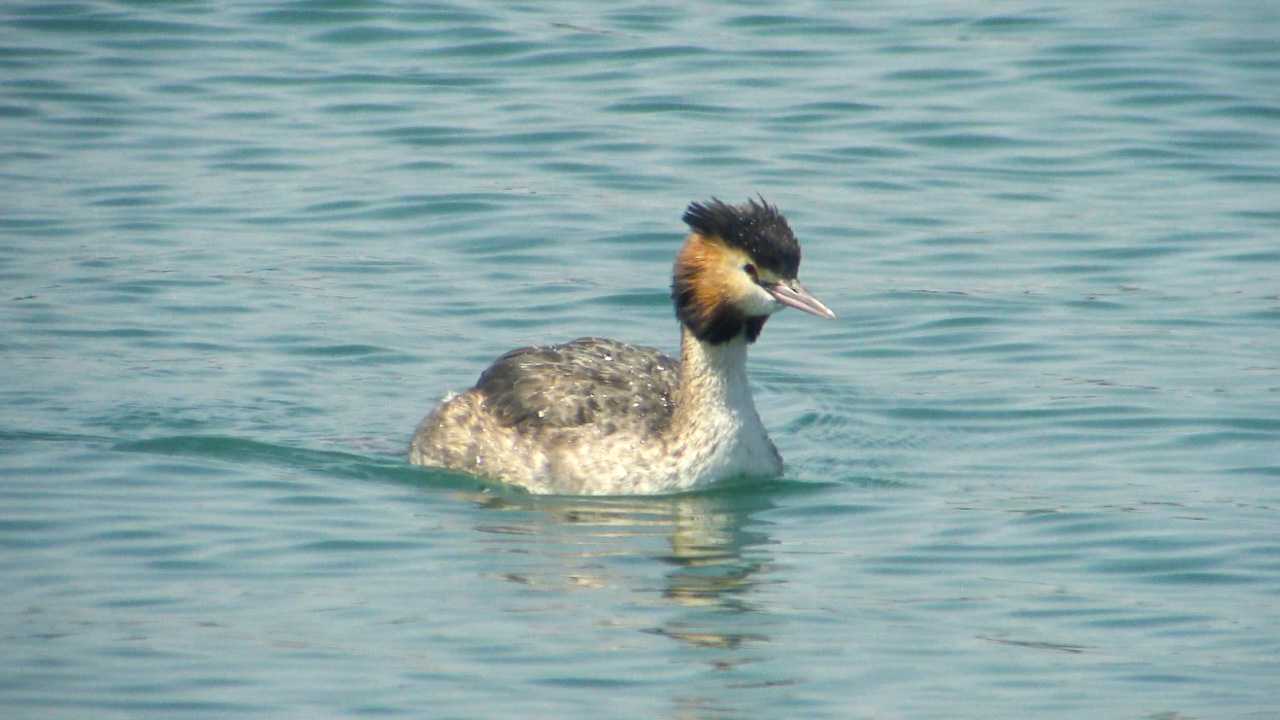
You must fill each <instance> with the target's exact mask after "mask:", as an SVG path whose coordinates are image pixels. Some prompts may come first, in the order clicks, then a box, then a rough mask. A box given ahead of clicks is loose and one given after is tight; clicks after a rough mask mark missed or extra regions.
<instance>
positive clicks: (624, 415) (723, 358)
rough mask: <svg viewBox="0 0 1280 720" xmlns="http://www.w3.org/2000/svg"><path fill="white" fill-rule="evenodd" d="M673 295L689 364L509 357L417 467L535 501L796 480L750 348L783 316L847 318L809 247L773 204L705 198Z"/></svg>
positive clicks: (425, 439) (689, 213)
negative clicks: (818, 283)
mask: <svg viewBox="0 0 1280 720" xmlns="http://www.w3.org/2000/svg"><path fill="white" fill-rule="evenodd" d="M682 219H683V221H684V222H685V223H686V224H687V225H688V227H689V233H688V235H687V237H686V239H685V241H684V244H683V246H682V247H681V248H680V250H679V252H678V253H677V255H676V260H675V265H674V268H673V272H672V280H671V300H672V303H673V305H674V307H675V315H676V318H677V320H678V321H679V324H680V357H679V359H676V358H672V357H670V356H668V355H665V354H663V353H662V352H660V351H658V350H656V349H654V348H651V347H644V346H638V345H631V344H628V343H625V342H621V341H618V340H611V339H606V338H598V337H584V338H579V339H577V340H573V341H570V342H566V343H562V344H558V345H543V346H533V347H523V348H519V349H516V350H512V351H510V352H508V353H506V354H505V355H502V356H501V357H499V358H498V359H497V360H495V361H494V362H493V364H492V365H490V366H489V367H488V368H487V369H486V370H484V372H482V373H481V375H480V378H479V380H478V381H477V382H476V384H475V386H474V387H472V388H470V389H468V390H466V391H464V392H462V393H459V394H450V395H448V396H446V397H445V399H444V400H443V401H442V402H441V403H440V404H439V406H437V407H436V408H435V409H434V410H433V411H432V412H431V413H430V414H428V415H427V416H426V417H425V418H424V419H423V420H422V422H421V423H420V424H419V425H418V427H417V429H416V431H415V432H414V435H413V439H412V440H411V442H410V448H409V460H410V462H411V463H413V464H416V465H423V466H428V467H435V468H443V469H447V470H452V471H460V472H463V473H467V474H469V475H472V476H478V477H481V478H484V479H486V480H489V481H496V482H497V483H499V484H500V485H506V486H515V487H518V488H522V489H523V490H525V491H527V492H529V493H533V494H553V495H660V494H674V493H683V492H691V491H696V490H701V489H704V488H708V487H711V486H714V485H717V484H720V483H724V482H728V481H732V480H734V479H753V478H754V479H768V478H774V477H777V476H779V475H781V474H782V471H783V464H782V456H781V455H780V454H779V453H778V450H777V447H775V446H774V444H773V441H772V440H771V439H770V438H769V434H768V432H767V431H766V430H765V426H764V424H763V422H761V420H760V415H759V413H758V412H757V411H756V406H755V402H754V400H753V399H752V395H751V387H750V384H749V382H748V378H747V370H746V367H747V365H746V363H747V348H748V346H750V345H751V344H752V343H754V342H755V341H756V340H757V339H758V338H759V337H760V333H761V331H762V329H763V328H764V325H765V322H766V321H767V320H768V319H769V318H770V316H772V315H773V314H774V313H775V312H777V311H779V310H781V309H783V308H788V307H789V308H795V309H798V310H802V311H804V312H806V313H810V314H812V315H817V316H819V317H822V318H827V319H835V313H833V312H832V311H831V309H830V308H828V307H827V306H826V305H824V304H822V302H821V301H819V300H818V299H817V298H816V297H814V296H813V295H812V294H811V293H810V292H809V291H808V290H806V289H805V287H804V286H803V285H801V284H800V281H799V280H798V279H797V278H796V275H797V273H798V271H799V269H800V244H799V242H798V241H797V240H796V238H795V235H794V234H793V233H792V231H791V227H790V225H789V224H788V223H787V220H786V218H785V217H784V216H783V215H782V213H781V212H779V211H778V209H777V207H776V206H774V205H770V204H769V203H768V202H767V201H766V200H765V199H764V198H763V196H761V197H759V200H758V201H757V200H756V199H749V200H747V201H746V202H745V203H742V204H730V203H726V202H723V201H721V200H719V199H717V198H714V197H713V198H712V199H711V200H710V201H707V202H692V203H690V204H689V205H688V207H687V209H686V210H685V212H684V214H683V217H682Z"/></svg>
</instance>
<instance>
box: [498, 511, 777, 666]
mask: <svg viewBox="0 0 1280 720" xmlns="http://www.w3.org/2000/svg"><path fill="white" fill-rule="evenodd" d="M474 499H475V501H476V503H477V504H479V505H481V506H482V507H484V508H486V509H488V510H493V511H496V512H499V513H502V514H508V513H510V514H509V515H507V517H505V518H503V520H504V521H505V522H499V523H485V524H483V525H480V526H477V530H480V531H482V532H485V533H490V534H494V535H497V536H499V537H501V539H500V540H497V542H499V543H500V544H501V545H502V546H503V548H504V549H506V550H509V551H510V552H513V553H515V555H516V556H517V557H519V561H518V562H517V563H514V564H516V565H518V566H519V568H520V569H516V570H511V571H509V572H505V573H502V574H501V577H502V578H503V579H505V580H507V581H510V582H515V583H519V584H522V585H525V586H528V587H532V588H535V589H540V590H546V591H552V592H554V591H556V590H557V589H565V590H574V589H586V590H604V589H613V590H615V591H616V590H617V589H619V588H621V589H624V590H630V592H631V593H633V594H635V595H637V596H638V597H635V598H631V599H629V600H628V601H627V602H628V603H629V604H630V603H635V604H639V605H649V606H653V605H664V606H668V607H671V606H674V607H678V608H685V609H688V610H690V611H694V613H696V616H695V615H693V614H689V615H685V614H680V615H674V616H671V617H668V618H667V619H666V620H665V621H664V622H662V623H661V624H660V625H659V626H657V627H643V628H638V629H640V630H642V631H644V632H647V633H652V634H655V635H661V636H665V637H669V638H672V639H675V640H679V641H681V642H684V643H688V644H690V645H693V646H698V647H705V648H721V649H732V648H737V647H739V646H741V645H743V644H744V643H761V642H767V641H768V640H769V638H768V636H767V635H765V634H762V633H760V632H754V631H753V632H746V631H743V629H742V627H741V624H740V619H739V620H736V621H735V620H734V618H735V617H738V616H740V615H742V614H744V613H760V612H767V611H766V610H764V609H762V608H761V607H759V605H758V604H757V603H753V602H752V597H751V596H752V594H753V592H754V591H755V590H756V589H757V588H758V587H759V586H760V585H761V584H763V583H764V582H767V581H766V580H765V576H767V575H768V573H769V570H770V568H771V566H772V558H771V555H770V552H769V547H770V543H771V540H770V538H769V536H768V535H767V533H766V530H767V527H768V523H767V522H765V521H762V520H760V519H758V518H755V517H754V516H755V515H757V514H758V513H760V512H761V511H764V510H767V509H769V508H772V507H774V505H773V503H772V502H771V501H770V500H769V492H768V489H767V486H765V487H750V488H748V487H738V488H728V489H725V490H722V491H718V492H715V493H703V494H693V495H678V496H666V497H625V498H589V497H545V496H518V495H509V494H501V495H487V496H481V497H477V498H474ZM529 555H535V556H539V557H540V558H542V559H543V560H546V559H548V558H547V556H548V555H554V556H555V557H554V558H552V559H553V560H554V562H536V563H531V562H529V560H530V558H529ZM636 557H647V558H650V559H652V560H655V561H657V562H658V563H661V564H662V565H663V566H666V567H667V568H668V570H667V571H666V572H665V573H664V574H663V582H662V584H661V586H660V587H656V588H655V587H654V586H653V582H652V570H653V566H652V564H647V565H643V566H635V565H634V564H631V563H627V562H619V560H625V559H627V558H636ZM530 568H536V569H534V570H531V569H530ZM553 576H555V577H553ZM703 611H709V612H703ZM619 624H620V625H624V626H626V625H628V623H626V622H625V621H619ZM751 624H752V626H753V629H758V628H759V627H760V625H761V624H762V623H760V622H758V621H753V622H752V623H751ZM713 664H714V665H717V666H718V667H717V669H725V668H726V667H728V666H731V665H732V664H734V663H733V661H727V660H725V659H723V658H720V659H717V660H716V661H715V662H714V663H713ZM719 666H724V667H719Z"/></svg>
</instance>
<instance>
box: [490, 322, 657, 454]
mask: <svg viewBox="0 0 1280 720" xmlns="http://www.w3.org/2000/svg"><path fill="white" fill-rule="evenodd" d="M679 368H680V363H679V361H677V360H675V359H673V358H671V357H668V356H666V355H664V354H662V353H661V352H659V351H657V350H655V349H653V348H648V347H638V346H635V345H628V344H626V343H621V342H617V341H616V340H608V339H604V338H579V339H577V340H574V341H572V342H567V343H564V344H562V345H547V346H537V347H525V348H519V349H518V350H512V351H511V352H509V353H507V354H506V355H503V356H502V357H500V358H498V359H497V360H496V361H495V362H494V363H493V365H490V366H489V368H488V369H487V370H485V371H484V373H483V374H481V375H480V380H479V381H478V382H477V383H476V390H478V391H479V392H480V393H482V394H483V395H484V397H485V405H486V407H487V408H488V409H489V410H490V412H492V413H493V415H494V417H496V418H498V420H499V421H500V422H501V423H502V424H504V425H508V426H519V427H521V428H522V429H525V430H542V429H553V428H568V427H576V426H582V425H589V424H596V425H598V426H599V427H601V428H602V430H603V431H604V432H606V433H609V432H613V431H615V430H617V429H619V428H621V427H623V426H641V428H642V429H643V430H647V431H649V432H652V431H655V430H658V429H660V428H662V427H664V426H665V425H667V424H668V423H669V422H670V419H671V414H672V410H673V407H674V404H673V400H674V397H675V391H676V383H677V380H678V377H679Z"/></svg>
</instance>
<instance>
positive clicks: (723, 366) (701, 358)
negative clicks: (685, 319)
mask: <svg viewBox="0 0 1280 720" xmlns="http://www.w3.org/2000/svg"><path fill="white" fill-rule="evenodd" d="M675 401H676V409H675V417H674V418H673V420H674V422H673V423H672V424H673V426H674V427H675V428H676V429H680V428H688V427H690V426H691V425H697V424H699V420H702V419H709V418H710V417H712V416H719V417H724V416H726V415H728V416H732V417H733V418H735V419H736V421H737V423H739V424H742V425H747V424H750V425H759V424H760V417H759V415H758V414H757V413H756V406H755V402H754V401H753V400H752V399H751V386H750V384H749V383H748V381H747V339H746V337H745V335H743V334H739V335H738V336H737V337H735V338H733V339H732V340H728V341H726V342H722V343H715V344H712V343H709V342H706V341H703V340H699V339H698V338H697V337H695V336H694V335H693V333H692V332H690V331H689V329H688V328H686V327H683V326H681V335H680V386H679V388H678V389H677V391H676V397H675Z"/></svg>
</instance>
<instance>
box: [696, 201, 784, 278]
mask: <svg viewBox="0 0 1280 720" xmlns="http://www.w3.org/2000/svg"><path fill="white" fill-rule="evenodd" d="M684 221H685V223H686V224H688V225H689V227H690V228H692V229H693V230H694V232H697V233H699V234H701V235H705V236H707V237H713V236H714V237H719V238H721V239H722V240H724V241H725V242H726V243H728V244H729V245H731V246H733V247H738V248H741V249H743V250H745V251H747V253H748V254H750V255H751V257H752V258H754V259H755V261H756V264H757V265H760V266H762V267H766V268H768V269H769V270H771V271H772V272H774V273H776V274H778V275H781V276H782V277H784V278H793V277H795V276H796V273H797V272H799V271H800V243H798V242H796V236H795V235H793V234H792V233H791V226H790V225H788V224H787V219H786V218H784V217H783V216H782V213H780V212H778V208H776V207H774V206H772V205H770V204H769V203H767V202H765V200H764V198H760V202H756V201H755V200H748V201H747V202H746V203H744V204H742V205H730V204H729V203H726V202H724V201H722V200H720V199H718V198H712V199H711V202H707V203H699V202H694V203H689V208H688V209H687V210H685V211H684Z"/></svg>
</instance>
